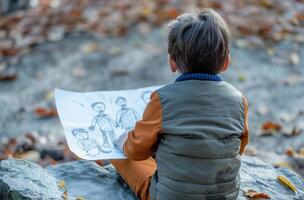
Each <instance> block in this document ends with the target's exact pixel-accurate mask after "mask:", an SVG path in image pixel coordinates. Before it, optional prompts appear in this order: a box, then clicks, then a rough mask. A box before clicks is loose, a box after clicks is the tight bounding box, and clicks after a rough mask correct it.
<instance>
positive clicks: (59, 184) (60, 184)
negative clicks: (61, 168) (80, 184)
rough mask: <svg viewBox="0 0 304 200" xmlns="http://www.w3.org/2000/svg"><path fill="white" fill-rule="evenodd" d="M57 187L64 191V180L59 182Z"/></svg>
mask: <svg viewBox="0 0 304 200" xmlns="http://www.w3.org/2000/svg"><path fill="white" fill-rule="evenodd" d="M57 185H58V187H60V188H62V189H65V182H64V180H60V181H59V182H58V184H57Z"/></svg>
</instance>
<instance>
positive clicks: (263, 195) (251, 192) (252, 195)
mask: <svg viewBox="0 0 304 200" xmlns="http://www.w3.org/2000/svg"><path fill="white" fill-rule="evenodd" d="M244 195H245V196H246V197H250V198H253V199H259V198H266V199H270V198H271V197H270V195H269V194H266V193H263V192H257V191H255V190H248V191H247V192H244Z"/></svg>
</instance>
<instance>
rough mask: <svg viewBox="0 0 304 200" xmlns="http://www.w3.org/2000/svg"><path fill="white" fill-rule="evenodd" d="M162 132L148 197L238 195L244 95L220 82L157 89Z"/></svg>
mask: <svg viewBox="0 0 304 200" xmlns="http://www.w3.org/2000/svg"><path fill="white" fill-rule="evenodd" d="M157 93H158V95H159V97H160V102H161V106H162V117H163V122H162V136H161V138H160V140H159V145H158V148H157V151H156V154H155V158H156V162H157V171H156V173H155V174H154V176H153V178H152V181H151V185H150V197H151V200H154V199H157V200H185V199H187V200H188V199H189V200H217V199H218V200H225V199H227V200H228V199H229V200H230V199H236V198H237V195H238V191H239V168H240V155H239V150H240V139H239V137H240V136H241V134H242V133H243V130H244V104H243V98H242V94H241V93H240V92H239V91H238V90H237V89H235V88H234V87H233V86H231V85H229V84H228V83H225V82H223V81H202V80H187V81H181V82H175V83H173V84H171V85H167V86H165V87H163V88H160V89H159V90H157Z"/></svg>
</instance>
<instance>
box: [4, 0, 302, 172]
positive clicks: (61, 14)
mask: <svg viewBox="0 0 304 200" xmlns="http://www.w3.org/2000/svg"><path fill="white" fill-rule="evenodd" d="M45 2H49V1H45ZM210 2H211V3H210ZM210 2H208V1H170V0H158V1H131V0H130V1H126V0H119V1H81V0H78V1H67V0H65V1H62V4H61V6H59V7H55V8H51V7H49V6H48V5H43V6H40V7H36V8H34V9H30V10H26V11H17V12H15V13H12V14H10V15H8V16H2V17H1V18H0V61H1V62H0V93H1V96H0V105H1V113H0V159H6V158H8V157H18V158H24V159H28V160H32V161H35V162H37V163H40V164H41V165H47V164H50V163H51V164H55V163H57V162H66V161H70V160H73V159H76V158H75V157H74V156H73V154H71V152H70V151H69V150H68V147H67V145H66V142H65V139H64V135H63V130H62V127H61V125H60V122H59V120H58V118H57V113H56V110H55V105H54V93H53V90H54V88H62V89H67V90H75V91H94V90H113V89H129V88H137V87H143V86H151V85H161V84H166V83H169V82H172V81H173V80H174V78H175V77H176V76H175V75H172V74H170V72H169V69H168V67H167V63H166V62H167V61H166V59H167V55H166V54H167V51H166V25H165V24H166V23H167V22H168V20H170V19H173V18H175V17H176V16H177V15H179V14H180V13H183V12H186V11H193V10H197V9H200V8H203V7H206V6H209V7H213V8H215V9H216V10H217V11H218V12H219V13H220V14H221V15H223V16H224V17H225V19H226V20H227V21H228V23H229V25H230V26H231V30H232V32H233V35H234V42H233V45H232V49H231V54H232V64H231V66H230V69H229V70H228V72H227V73H226V74H223V79H224V80H225V81H227V82H229V83H231V84H233V85H234V86H235V87H237V88H238V89H240V90H241V91H242V92H243V93H244V94H245V96H246V97H247V99H248V101H249V109H250V110H249V125H250V130H251V131H250V132H251V142H250V145H249V147H248V148H247V151H246V154H247V155H251V156H257V157H259V158H261V159H263V160H265V161H266V162H269V163H271V164H273V165H274V166H278V167H280V166H286V167H290V168H292V169H293V170H295V171H297V172H298V173H299V174H301V175H304V135H303V134H304V133H303V130H304V104H303V102H304V93H303V89H304V63H303V62H304V61H303V59H302V60H301V58H304V47H303V43H304V2H303V1H301V0H293V1H280V0H261V1H253V0H228V1H224V0H217V1H210Z"/></svg>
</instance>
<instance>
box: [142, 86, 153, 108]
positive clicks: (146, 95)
mask: <svg viewBox="0 0 304 200" xmlns="http://www.w3.org/2000/svg"><path fill="white" fill-rule="evenodd" d="M151 93H152V91H151V90H147V91H144V92H143V93H142V94H141V98H142V100H143V102H144V103H145V104H146V105H147V104H148V102H149V101H150V95H151Z"/></svg>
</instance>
